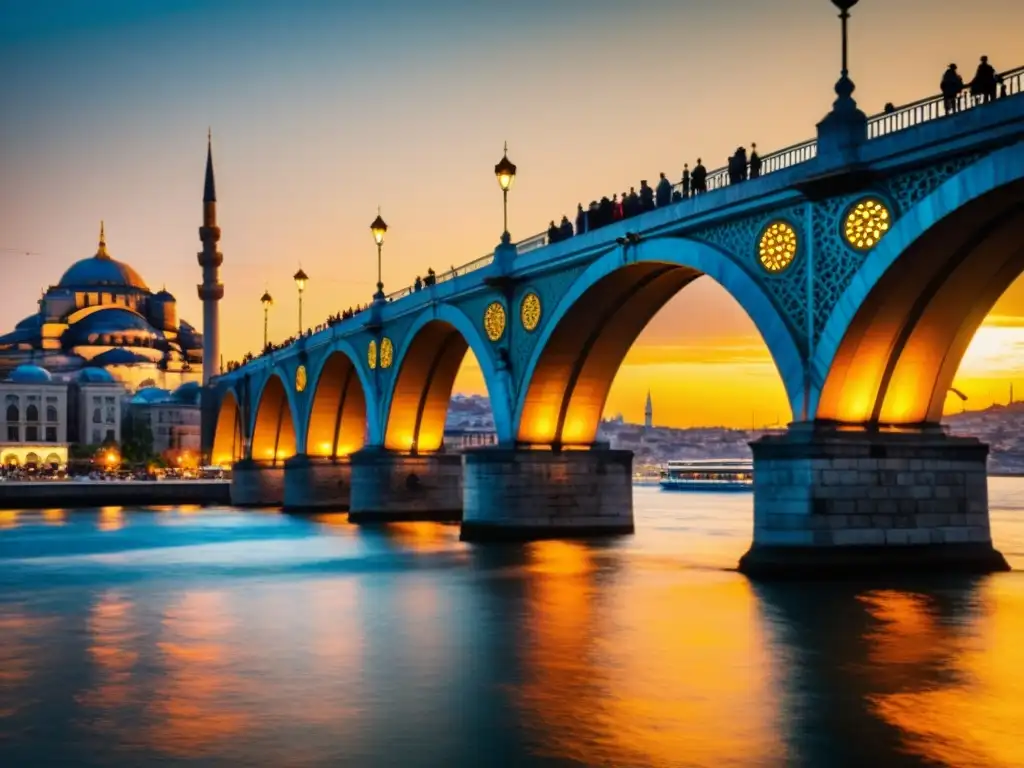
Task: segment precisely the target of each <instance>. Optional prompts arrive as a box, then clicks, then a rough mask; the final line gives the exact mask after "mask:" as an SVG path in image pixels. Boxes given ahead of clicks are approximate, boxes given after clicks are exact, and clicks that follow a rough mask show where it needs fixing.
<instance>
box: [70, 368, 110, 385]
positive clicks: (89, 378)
mask: <svg viewBox="0 0 1024 768" xmlns="http://www.w3.org/2000/svg"><path fill="white" fill-rule="evenodd" d="M75 379H76V380H77V381H80V382H82V383H83V384H86V383H87V384H113V383H115V381H116V379H114V377H113V376H112V375H111V374H110V371H106V370H104V369H103V368H96V367H94V366H90V367H88V368H83V369H82V370H80V371H79V372H78V375H77V376H76V377H75Z"/></svg>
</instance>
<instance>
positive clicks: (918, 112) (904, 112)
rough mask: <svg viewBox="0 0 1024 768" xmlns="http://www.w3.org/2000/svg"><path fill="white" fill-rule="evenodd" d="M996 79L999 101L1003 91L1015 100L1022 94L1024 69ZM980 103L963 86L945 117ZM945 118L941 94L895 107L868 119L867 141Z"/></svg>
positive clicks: (968, 89)
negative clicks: (953, 105) (954, 103)
mask: <svg viewBox="0 0 1024 768" xmlns="http://www.w3.org/2000/svg"><path fill="white" fill-rule="evenodd" d="M997 77H999V79H1000V80H1001V83H1000V84H999V91H998V92H997V93H998V98H1002V96H1003V95H1004V91H1003V89H1005V95H1006V96H1016V95H1017V94H1019V93H1021V92H1024V67H1018V68H1016V69H1011V70H1007V71H1006V72H1003V73H1002V74H1000V75H998V76H997ZM982 103H983V102H982V100H981V99H980V98H979V97H976V96H972V95H971V89H970V86H969V85H966V86H964V89H963V90H962V91H961V92H960V94H959V96H957V99H956V107H955V110H954V112H952V113H948V114H955V113H956V112H963V111H964V110H967V109H971V108H972V107H975V106H979V105H980V104H982ZM946 115H947V112H946V100H945V98H943V96H942V95H941V94H939V95H938V96H929V97H928V98H926V99H920V100H918V101H914V102H911V103H910V104H904V105H903V106H902V107H897V108H895V109H893V110H891V111H889V112H883V113H882V114H880V115H874V116H873V117H870V118H868V138H869V139H877V138H878V137H880V136H887V135H888V134H890V133H896V132H898V131H903V130H906V129H907V128H913V127H914V126H915V125H921V123H927V122H930V121H932V120H938V119H939V118H941V117H945V116H946Z"/></svg>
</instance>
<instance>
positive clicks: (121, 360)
mask: <svg viewBox="0 0 1024 768" xmlns="http://www.w3.org/2000/svg"><path fill="white" fill-rule="evenodd" d="M151 362H153V361H152V360H150V359H149V358H148V357H146V356H145V355H140V354H138V353H137V352H132V351H131V350H128V349H122V348H120V347H119V348H117V349H108V350H107V351H106V352H104V353H103V354H101V355H96V357H94V358H93V359H92V360H90V363H91V364H92V365H94V366H99V367H106V366H108V365H135V364H136V363H151Z"/></svg>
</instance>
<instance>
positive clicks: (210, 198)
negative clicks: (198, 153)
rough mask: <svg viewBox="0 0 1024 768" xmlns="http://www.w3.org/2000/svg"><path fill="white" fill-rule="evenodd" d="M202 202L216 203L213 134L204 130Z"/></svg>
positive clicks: (208, 130)
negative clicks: (204, 169)
mask: <svg viewBox="0 0 1024 768" xmlns="http://www.w3.org/2000/svg"><path fill="white" fill-rule="evenodd" d="M203 202H204V203H215V202H217V189H216V186H215V185H214V183H213V132H212V131H211V130H210V129H209V128H207V129H206V184H205V185H204V188H203Z"/></svg>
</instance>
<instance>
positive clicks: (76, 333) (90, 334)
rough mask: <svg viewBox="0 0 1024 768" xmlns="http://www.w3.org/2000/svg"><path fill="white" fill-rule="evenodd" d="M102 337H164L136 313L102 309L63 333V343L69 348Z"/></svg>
mask: <svg viewBox="0 0 1024 768" xmlns="http://www.w3.org/2000/svg"><path fill="white" fill-rule="evenodd" d="M104 335H118V336H129V337H132V338H135V339H138V338H139V337H142V338H146V339H153V340H162V339H163V338H164V335H163V334H162V333H161V332H160V331H158V330H156V329H155V328H154V327H153V326H152V325H150V324H149V321H147V320H146V318H144V317H143V316H142V315H140V314H138V313H137V312H133V311H132V310H130V309H127V308H125V307H117V306H110V307H104V308H103V309H100V310H98V311H96V312H93V313H92V314H90V315H86V316H85V317H83V318H82V319H81V320H79V321H78V322H77V323H75V324H74V325H72V326H71V327H70V328H68V330H67V331H65V332H64V338H63V340H64V343H65V344H66V345H70V346H80V345H89V344H96V343H98V342H99V341H100V339H101V337H102V336H104Z"/></svg>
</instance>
